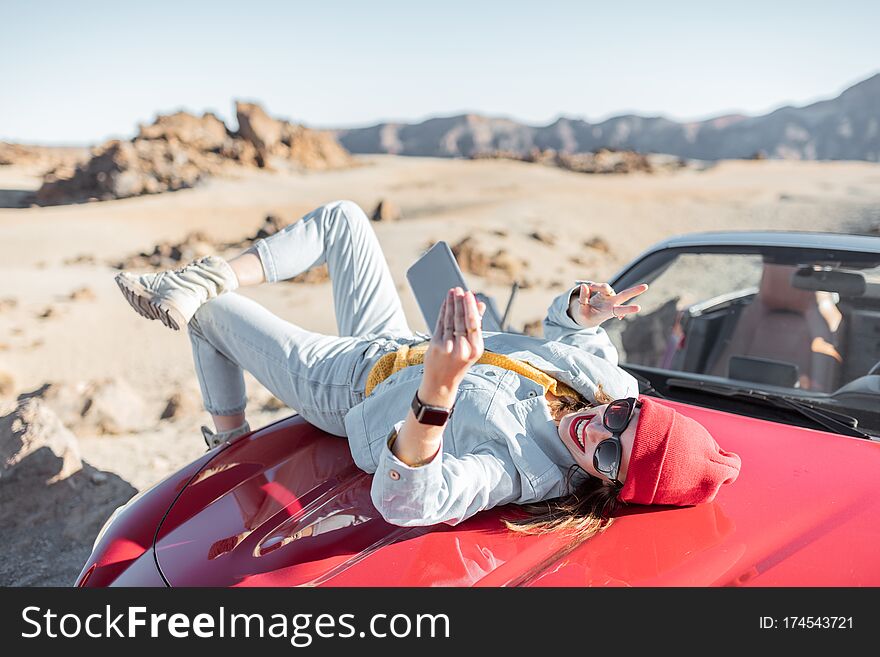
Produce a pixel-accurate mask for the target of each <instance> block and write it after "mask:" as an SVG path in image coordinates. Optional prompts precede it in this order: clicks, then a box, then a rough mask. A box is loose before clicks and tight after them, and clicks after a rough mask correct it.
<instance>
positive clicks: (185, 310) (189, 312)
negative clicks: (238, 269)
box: [116, 256, 238, 331]
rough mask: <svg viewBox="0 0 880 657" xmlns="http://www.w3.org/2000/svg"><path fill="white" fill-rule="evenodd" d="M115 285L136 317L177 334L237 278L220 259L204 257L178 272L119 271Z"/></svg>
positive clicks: (231, 288)
mask: <svg viewBox="0 0 880 657" xmlns="http://www.w3.org/2000/svg"><path fill="white" fill-rule="evenodd" d="M116 284H117V285H118V286H119V289H120V290H122V293H123V294H124V295H125V298H126V299H128V303H130V304H131V307H132V308H134V309H135V310H136V311H137V312H138V313H139V314H141V315H142V316H144V317H146V318H147V319H158V320H160V321H161V322H162V323H163V324H164V325H165V326H167V327H169V328H172V329H174V330H175V331H178V330H180V328H181V327H182V326H185V325H186V324H188V323H189V320H191V319H192V317H193V315H195V314H196V311H197V310H198V309H199V307H200V306H201V305H202V304H203V303H205V302H206V301H208V300H209V299H213V298H214V297H216V296H218V295H219V294H222V293H224V292H230V291H232V290H234V289H236V288H237V287H238V278H237V277H236V275H235V272H234V271H233V270H232V267H230V266H229V263H228V262H226V261H225V260H224V259H223V258H220V257H218V256H205V257H204V258H200V259H199V260H195V261H193V262H191V263H189V264H188V265H186V266H185V267H182V268H180V269H174V270H169V271H161V272H157V273H155V274H141V275H139V276H138V275H135V274H130V273H128V272H126V271H123V272H119V273H118V274H117V275H116Z"/></svg>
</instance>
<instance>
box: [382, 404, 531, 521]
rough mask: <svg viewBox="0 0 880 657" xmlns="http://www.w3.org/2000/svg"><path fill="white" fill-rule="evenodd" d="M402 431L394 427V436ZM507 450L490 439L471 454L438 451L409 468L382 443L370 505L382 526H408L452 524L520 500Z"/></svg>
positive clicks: (520, 488) (517, 478) (519, 483)
mask: <svg viewBox="0 0 880 657" xmlns="http://www.w3.org/2000/svg"><path fill="white" fill-rule="evenodd" d="M402 426H403V421H400V422H397V423H396V424H395V425H394V431H395V432H396V431H399V430H400V428H401V427H402ZM506 451H507V450H506V447H505V445H504V444H503V443H501V442H499V441H497V440H494V439H492V438H489V439H488V440H487V441H486V442H484V443H483V444H482V445H480V446H478V447H476V448H475V449H474V450H473V451H472V453H469V454H466V455H463V456H459V457H456V456H453V455H452V454H449V453H444V452H443V450H442V448H441V451H440V453H439V454H437V456H435V457H434V459H433V460H432V461H431V462H430V463H427V464H425V465H422V466H419V467H411V466H409V465H407V464H405V463H404V462H403V461H401V460H400V459H398V458H397V457H396V456H394V454H393V453H392V452H391V450H390V449H389V448H388V446H387V444H386V445H385V448H384V449H383V450H382V452H381V454H380V457H379V467H378V468H377V469H376V473H375V475H374V476H373V483H372V488H371V491H370V493H371V497H372V500H373V504H374V505H375V507H376V509H377V510H378V511H379V513H381V514H382V517H383V518H384V519H385V520H386V521H387V522H389V523H391V524H393V525H400V526H403V527H412V526H422V525H435V524H438V523H448V524H450V525H456V524H458V523H460V522H462V521H464V520H466V519H467V518H469V517H471V516H472V515H474V514H476V513H478V512H479V511H482V510H484V509H489V508H491V507H494V506H499V505H502V504H507V503H510V502H515V501H522V492H523V485H522V481H521V478H520V477H521V475H520V473H519V472H518V471H517V469H516V467H515V466H514V464H513V463H512V462H511V460H510V457H509V455H507V453H506Z"/></svg>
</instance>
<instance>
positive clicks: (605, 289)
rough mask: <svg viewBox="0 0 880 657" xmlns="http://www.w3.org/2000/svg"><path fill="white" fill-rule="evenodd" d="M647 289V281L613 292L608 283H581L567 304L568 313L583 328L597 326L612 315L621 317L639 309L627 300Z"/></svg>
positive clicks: (639, 308)
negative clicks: (575, 294) (574, 296)
mask: <svg viewBox="0 0 880 657" xmlns="http://www.w3.org/2000/svg"><path fill="white" fill-rule="evenodd" d="M647 289H648V284H647V283H642V284H640V285H634V286H633V287H630V288H627V289H626V290H624V291H623V292H615V291H614V290H613V289H612V288H611V286H610V285H608V283H581V286H580V291H579V293H578V296H577V297H576V298H573V299H572V300H571V303H570V305H569V314H570V315H571V317H572V319H574V321H576V322H577V323H578V324H580V325H581V326H583V327H584V328H593V327H594V326H599V324H601V323H602V322H604V321H606V320H609V319H611V318H612V317H616V318H617V319H623V318H624V317H626V316H627V315H634V314H635V313H637V312H639V311H640V310H641V307H640V306H638V305H637V304H627V301H629V300H630V299H632V298H633V297H636V296H638V295H640V294H642V292H644V291H645V290H647Z"/></svg>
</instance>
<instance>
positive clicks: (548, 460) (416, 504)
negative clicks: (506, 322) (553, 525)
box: [345, 288, 638, 526]
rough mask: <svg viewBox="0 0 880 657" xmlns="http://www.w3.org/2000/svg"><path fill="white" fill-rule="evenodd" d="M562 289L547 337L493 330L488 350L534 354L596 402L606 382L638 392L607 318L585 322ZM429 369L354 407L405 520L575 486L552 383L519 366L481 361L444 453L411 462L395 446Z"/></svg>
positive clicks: (448, 517) (465, 512)
mask: <svg viewBox="0 0 880 657" xmlns="http://www.w3.org/2000/svg"><path fill="white" fill-rule="evenodd" d="M576 290H577V288H572V289H569V290H568V291H567V292H565V293H564V294H560V295H559V296H558V297H556V298H555V299H554V300H553V302H552V303H551V304H550V307H549V308H548V311H547V316H546V318H545V319H544V336H545V338H543V339H542V338H534V337H529V336H525V335H514V334H510V333H493V332H484V334H483V336H484V345H485V349H486V350H487V351H493V352H496V353H500V354H506V355H507V356H510V357H511V358H517V359H522V360H526V361H528V362H529V363H531V364H532V365H534V366H535V367H537V368H538V369H540V370H543V371H544V372H546V373H547V374H549V375H551V376H553V377H555V378H556V379H558V380H560V381H562V382H563V383H566V384H568V385H569V386H571V387H572V388H574V389H575V390H577V391H578V392H580V393H581V394H582V395H583V396H584V397H585V398H586V399H589V400H591V401H595V392H596V390H597V384H600V383H601V384H602V387H603V389H604V390H605V392H607V393H608V394H609V395H611V396H612V397H614V398H620V397H629V396H636V395H637V394H638V384H637V383H636V380H635V379H634V378H633V377H632V376H631V375H629V374H628V373H626V372H625V371H624V370H622V369H620V368H619V367H617V350H616V349H615V348H614V346H613V345H612V344H611V340H610V339H609V338H608V335H607V334H606V332H605V330H604V329H603V328H601V327H596V328H591V329H585V328H583V327H581V326H580V325H578V324H577V323H576V322H575V321H574V320H573V319H571V317H570V316H569V315H568V312H567V310H568V305H569V300H570V298H571V294H572V293H573V292H575V291H576ZM423 371H424V368H423V367H421V366H411V367H406V368H404V369H402V370H400V371H398V372H396V373H394V374H393V375H391V376H390V377H389V378H387V379H386V380H385V381H383V382H382V383H380V384H379V385H378V386H376V388H375V389H374V391H373V392H372V394H371V395H370V396H369V397H367V398H366V399H365V400H364V401H363V402H361V403H360V404H358V405H356V406H354V407H353V408H352V409H351V410H350V411H349V412H348V414H347V415H346V416H345V427H346V432H347V434H348V440H349V445H350V447H351V452H352V456H353V457H354V461H355V463H356V464H357V465H358V467H360V468H361V469H362V470H365V471H366V472H371V473H375V475H374V477H373V483H372V489H371V495H372V500H373V504H374V505H375V506H376V509H377V510H378V511H379V512H380V513H381V514H382V517H383V518H385V520H387V521H388V522H390V523H392V524H395V525H402V526H415V525H433V524H437V523H441V522H445V523H449V524H457V523H459V522H462V521H463V520H465V519H466V518H469V517H470V516H472V515H474V514H475V513H478V512H479V511H482V510H484V509H489V508H491V507H494V506H498V505H502V504H508V503H516V504H526V503H529V502H535V501H538V500H543V499H550V498H553V497H558V496H560V495H563V494H565V493H567V492H568V490H567V488H566V486H567V484H566V481H567V476H568V472H569V469H570V467H571V466H572V465H573V464H574V459H573V458H572V457H571V455H570V454H569V452H568V450H567V448H566V447H565V445H564V444H563V442H562V440H561V439H560V438H559V434H558V432H557V427H556V424H555V423H554V422H553V418H552V416H551V414H550V408H549V406H548V404H547V400H546V398H545V397H544V390H543V388H542V387H541V386H540V385H539V384H538V383H536V382H535V381H532V380H531V379H529V378H527V377H524V376H522V375H520V374H517V373H516V372H513V371H511V370H507V369H503V368H500V367H497V366H494V365H483V364H475V365H473V366H471V368H470V369H469V370H468V372H467V374H466V375H465V377H464V379H463V381H462V382H461V384H460V385H459V389H458V393H457V396H456V399H455V406H454V409H453V412H452V415H451V416H450V418H449V421H448V422H447V423H446V425H445V428H444V430H443V444H442V448H441V452H440V453H439V454H437V456H436V457H434V459H433V460H432V461H431V462H430V463H427V464H425V465H422V466H419V467H411V466H409V465H406V464H405V463H403V462H402V461H400V460H399V459H398V458H397V457H395V456H394V454H392V452H391V450H390V449H389V448H388V438H389V435H390V433H391V431H392V430H393V429H398V430H399V429H400V427H401V426H402V425H403V421H404V419H405V418H406V414H407V412H408V411H409V407H410V402H411V401H412V398H413V395H414V394H415V392H416V390H418V387H419V384H420V383H421V379H422V373H423Z"/></svg>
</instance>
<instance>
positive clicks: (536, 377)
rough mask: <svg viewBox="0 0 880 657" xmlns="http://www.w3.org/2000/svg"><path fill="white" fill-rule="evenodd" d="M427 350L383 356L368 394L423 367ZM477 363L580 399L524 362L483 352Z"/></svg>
mask: <svg viewBox="0 0 880 657" xmlns="http://www.w3.org/2000/svg"><path fill="white" fill-rule="evenodd" d="M427 350H428V343H427V342H422V343H419V344H416V345H413V346H412V347H410V346H409V345H403V346H402V347H400V349H398V350H397V351H394V352H391V353H387V354H385V355H384V356H382V357H381V358H380V359H379V360H378V361H377V362H376V364H375V365H373V368H372V369H371V370H370V374H369V375H368V376H367V388H366V394H367V395H368V396H369V394H370V393H371V392H373V389H374V388H375V387H376V386H377V385H379V384H380V383H382V381H384V380H385V379H387V378H388V377H389V376H391V375H392V374H394V373H395V372H398V371H400V370H402V369H403V368H404V367H410V366H411V365H421V364H422V363H424V362H425V352H426V351H427ZM477 362H478V363H483V364H484V365H495V366H496V367H502V368H504V369H507V370H513V371H514V372H516V373H517V374H521V375H523V376H525V377H527V378H529V379H531V380H532V381H534V382H536V383H538V384H540V385H541V387H542V388H544V394H547V391H548V390H549V391H550V392H551V393H553V394H554V395H556V396H557V397H563V396H571V397H574V398H575V399H579V398H580V397H581V396H580V394H579V393H578V391H577V390H574V389H573V388H571V387H569V386H567V385H565V384H564V383H562V381H557V380H556V379H554V378H553V377H552V376H550V375H549V374H545V373H544V372H542V371H541V370H539V369H538V368H537V367H535V366H534V365H532V364H531V363H528V362H526V361H524V360H516V359H514V358H508V357H507V356H505V355H504V354H496V353H493V352H491V351H484V352H483V355H482V356H480V359H479V360H478V361H477Z"/></svg>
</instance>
